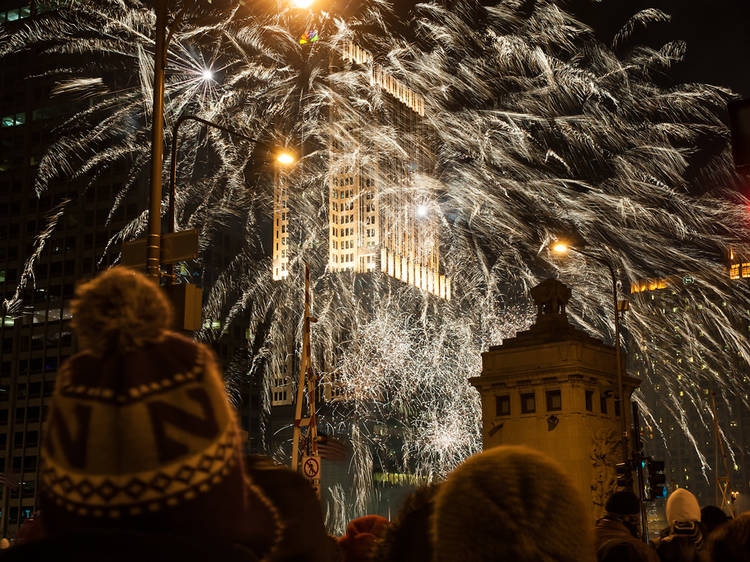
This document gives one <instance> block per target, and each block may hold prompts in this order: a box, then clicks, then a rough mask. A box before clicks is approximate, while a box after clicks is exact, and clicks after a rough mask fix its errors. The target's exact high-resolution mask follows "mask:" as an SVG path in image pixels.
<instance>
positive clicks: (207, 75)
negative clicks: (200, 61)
mask: <svg viewBox="0 0 750 562" xmlns="http://www.w3.org/2000/svg"><path fill="white" fill-rule="evenodd" d="M201 78H203V80H205V81H206V82H208V81H210V80H213V79H214V71H213V70H211V69H210V68H206V69H204V70H203V72H201Z"/></svg>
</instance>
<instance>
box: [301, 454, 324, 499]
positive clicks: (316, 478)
mask: <svg viewBox="0 0 750 562" xmlns="http://www.w3.org/2000/svg"><path fill="white" fill-rule="evenodd" d="M302 475H303V476H304V477H305V480H307V481H308V482H309V483H310V485H311V486H312V488H313V490H315V493H316V494H317V495H318V497H320V456H319V455H314V456H308V455H302Z"/></svg>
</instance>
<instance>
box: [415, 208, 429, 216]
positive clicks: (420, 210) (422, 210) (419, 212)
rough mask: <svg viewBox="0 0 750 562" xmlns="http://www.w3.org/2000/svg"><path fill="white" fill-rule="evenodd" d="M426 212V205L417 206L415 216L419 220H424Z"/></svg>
mask: <svg viewBox="0 0 750 562" xmlns="http://www.w3.org/2000/svg"><path fill="white" fill-rule="evenodd" d="M428 211H429V209H428V208H427V205H417V216H418V217H419V218H422V219H423V218H425V217H426V216H427V212H428Z"/></svg>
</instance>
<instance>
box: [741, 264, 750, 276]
mask: <svg viewBox="0 0 750 562" xmlns="http://www.w3.org/2000/svg"><path fill="white" fill-rule="evenodd" d="M742 277H743V279H745V278H747V277H750V263H748V262H745V263H743V264H742Z"/></svg>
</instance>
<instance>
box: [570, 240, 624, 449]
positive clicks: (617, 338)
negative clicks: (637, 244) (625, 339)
mask: <svg viewBox="0 0 750 562" xmlns="http://www.w3.org/2000/svg"><path fill="white" fill-rule="evenodd" d="M570 250H572V251H574V252H578V253H579V254H581V255H582V256H586V257H587V258H591V259H593V260H596V261H598V262H599V263H603V264H604V265H606V266H607V269H608V270H609V274H610V276H611V277H612V302H613V305H614V313H615V355H616V356H617V357H616V358H615V361H616V365H617V400H618V401H619V404H620V422H621V425H622V436H621V442H622V454H623V462H628V460H629V458H630V447H629V443H628V422H627V408H625V400H624V398H625V394H624V383H623V374H622V357H621V355H622V353H621V348H620V313H619V312H618V310H617V278H616V277H615V270H614V268H613V267H612V264H611V263H610V262H609V261H608V260H605V259H603V258H600V257H598V256H594V255H592V254H589V253H587V252H583V251H581V250H579V249H577V248H572V247H571V248H570Z"/></svg>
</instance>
